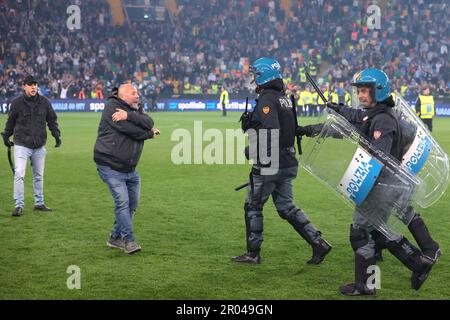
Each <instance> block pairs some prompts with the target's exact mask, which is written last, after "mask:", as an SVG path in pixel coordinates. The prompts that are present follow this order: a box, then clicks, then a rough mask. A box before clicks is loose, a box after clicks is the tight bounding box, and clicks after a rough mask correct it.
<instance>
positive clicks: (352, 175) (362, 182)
mask: <svg viewBox="0 0 450 320" xmlns="http://www.w3.org/2000/svg"><path fill="white" fill-rule="evenodd" d="M381 169H383V164H382V163H380V162H379V161H378V160H377V159H375V158H373V157H372V156H371V155H370V154H368V153H367V151H365V150H364V149H362V148H359V147H358V148H357V149H356V152H355V155H354V156H353V159H352V162H351V163H350V165H349V166H348V168H347V171H346V172H345V174H344V176H343V177H342V179H341V181H340V182H339V186H338V189H339V190H340V191H341V192H342V194H344V195H345V196H346V197H348V198H349V199H350V200H352V201H353V202H354V203H355V204H356V205H360V204H362V203H363V202H364V200H365V199H366V198H367V195H368V194H369V192H370V190H372V187H373V186H374V184H375V181H376V180H377V178H378V176H379V174H380V172H381Z"/></svg>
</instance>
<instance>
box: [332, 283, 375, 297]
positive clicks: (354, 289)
mask: <svg viewBox="0 0 450 320" xmlns="http://www.w3.org/2000/svg"><path fill="white" fill-rule="evenodd" d="M339 291H340V292H341V293H342V294H343V295H344V296H374V295H376V290H375V289H369V288H367V286H365V285H364V286H358V285H356V284H355V283H349V284H346V285H343V286H342V287H340V288H339Z"/></svg>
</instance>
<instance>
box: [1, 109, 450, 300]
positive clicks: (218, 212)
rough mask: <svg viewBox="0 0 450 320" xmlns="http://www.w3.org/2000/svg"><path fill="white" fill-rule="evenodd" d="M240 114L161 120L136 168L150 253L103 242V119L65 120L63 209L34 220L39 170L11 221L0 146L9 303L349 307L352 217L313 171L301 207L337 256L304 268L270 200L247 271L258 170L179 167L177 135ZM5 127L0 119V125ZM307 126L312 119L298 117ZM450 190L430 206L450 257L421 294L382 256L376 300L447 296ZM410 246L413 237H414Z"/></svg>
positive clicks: (50, 185)
mask: <svg viewBox="0 0 450 320" xmlns="http://www.w3.org/2000/svg"><path fill="white" fill-rule="evenodd" d="M239 115H240V114H238V113H229V116H228V117H226V118H223V117H222V116H221V114H220V113H188V112H185V113H155V114H153V115H152V116H153V118H154V120H155V122H156V126H157V127H158V128H159V129H161V131H162V134H161V136H160V137H159V138H158V139H156V140H152V141H147V142H146V143H145V148H144V152H143V154H142V157H141V161H140V164H139V166H138V171H139V173H140V176H141V178H142V190H141V192H142V194H141V203H140V206H139V208H138V213H137V216H136V218H135V220H134V230H135V234H136V237H137V240H138V242H139V243H140V244H141V245H142V247H143V251H141V252H140V253H138V254H136V255H133V256H128V255H126V254H124V253H123V252H121V251H119V250H117V249H110V248H107V247H106V245H105V242H106V240H107V239H108V236H109V232H110V229H111V226H112V223H113V220H114V214H113V202H112V199H111V195H110V193H109V191H108V190H107V187H106V185H105V184H104V183H103V182H102V181H101V180H100V178H99V177H98V174H97V172H96V168H95V165H94V162H93V160H92V156H93V154H92V151H93V145H94V142H95V139H96V132H97V126H98V121H99V118H100V114H93V113H90V114H87V113H86V114H85V113H59V114H58V116H59V123H60V128H61V131H62V141H63V144H62V148H61V149H59V150H58V149H55V148H54V140H53V139H52V137H51V136H50V137H49V139H48V143H47V150H48V155H47V160H46V172H45V202H46V204H47V205H48V206H50V207H52V208H54V210H55V211H54V213H52V214H48V213H37V212H33V210H32V208H33V191H32V190H33V189H32V178H31V170H30V167H29V165H28V168H27V173H26V177H25V200H26V207H25V210H24V215H23V216H22V217H20V218H13V217H11V211H12V210H13V209H14V203H13V200H12V190H13V179H12V174H11V172H10V169H9V167H8V162H7V158H6V148H5V147H3V146H2V147H1V148H0V189H1V193H0V230H1V232H0V242H1V247H0V299H346V298H345V297H343V296H341V295H340V294H338V287H339V286H340V285H341V284H344V283H347V282H350V281H352V280H353V252H352V250H351V247H350V244H349V241H348V232H349V225H350V223H351V218H352V209H351V208H350V207H348V206H347V205H345V204H344V203H343V202H342V201H341V200H340V199H339V198H337V197H336V196H335V194H334V193H332V192H331V191H329V190H328V189H325V188H324V187H323V186H322V184H320V183H319V182H318V181H317V180H315V178H313V177H311V176H310V175H309V174H307V173H306V172H305V171H304V170H302V169H300V170H299V177H298V178H297V179H296V180H295V181H294V195H295V199H296V203H297V205H298V206H299V207H301V208H303V209H304V210H305V211H306V212H307V213H308V215H309V217H310V219H311V220H312V222H313V223H314V224H315V225H316V226H317V227H318V228H319V229H320V230H321V231H322V232H323V234H324V236H325V238H326V239H327V240H328V241H329V242H330V243H331V244H332V245H333V247H334V249H333V251H332V252H331V254H330V255H329V256H328V257H327V258H326V260H325V262H324V263H323V264H322V265H319V266H309V265H307V264H306V260H308V259H309V258H310V256H311V249H310V247H309V246H308V245H307V243H306V242H305V241H303V240H302V239H300V238H299V236H298V235H297V233H296V232H295V231H294V230H293V229H292V227H291V226H290V225H289V224H288V223H287V222H286V221H284V220H282V219H281V218H280V217H279V216H278V214H277V212H276V210H275V208H274V206H273V204H272V202H271V200H269V202H268V203H267V204H266V206H265V210H264V216H265V221H264V223H265V233H264V236H265V241H264V243H263V248H262V259H263V263H262V264H261V265H258V266H254V265H240V264H235V263H232V262H231V261H230V257H231V256H232V255H237V254H241V253H243V252H244V251H245V239H244V235H245V230H244V220H243V202H244V197H245V191H241V192H234V187H235V186H237V185H239V184H241V183H243V182H245V181H246V179H247V177H248V171H249V165H248V164H247V165H179V166H177V165H174V164H172V162H171V160H170V159H171V158H170V155H171V150H172V148H173V146H174V145H175V144H176V143H177V142H172V141H171V139H170V137H171V134H172V131H173V130H174V129H175V128H186V129H190V130H192V128H193V121H194V120H202V121H203V128H204V130H205V129H206V128H218V129H221V130H225V129H226V128H230V129H231V128H238V127H239V124H238V122H237V120H238V118H239ZM5 121H6V116H5V115H0V127H1V128H3V127H4V124H5ZM300 122H301V123H302V124H309V123H313V122H314V119H306V120H305V119H301V118H300ZM434 125H435V132H434V135H435V137H436V139H437V140H438V141H439V142H440V144H441V145H442V146H443V147H444V149H445V150H446V151H447V152H450V119H435V121H434ZM448 201H449V192H447V193H446V194H445V195H444V196H443V198H442V199H441V200H440V201H439V202H438V203H437V204H436V205H434V206H433V207H432V208H429V209H426V210H421V213H422V214H423V216H424V218H425V221H426V222H427V224H428V226H429V229H430V231H431V233H432V235H433V236H434V237H435V239H436V240H437V241H438V242H439V243H440V245H441V248H442V252H443V256H442V257H441V259H440V260H439V262H438V263H437V264H436V265H435V267H434V269H433V271H432V273H431V275H430V278H429V279H428V280H427V282H426V283H425V284H424V286H423V288H422V289H421V290H420V291H415V290H412V289H410V276H411V273H410V272H409V271H408V270H407V269H406V268H405V267H403V265H401V264H400V262H398V260H396V259H395V258H394V257H393V256H392V255H390V254H389V253H388V252H385V261H384V262H382V263H380V264H379V265H380V267H381V272H382V273H381V290H379V291H378V295H377V298H376V299H449V298H450V293H449V291H448V279H447V270H448V269H449V267H450V255H449V254H448V252H449V245H450V235H449V233H448V230H449V227H450V223H449V219H448V212H447V211H448V206H447V203H448ZM408 237H409V238H410V240H412V236H411V235H409V236H408ZM70 265H77V266H79V267H80V268H81V290H69V289H67V286H66V280H67V278H68V277H69V274H67V273H66V270H67V267H68V266H70Z"/></svg>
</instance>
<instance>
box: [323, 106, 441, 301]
mask: <svg viewBox="0 0 450 320" xmlns="http://www.w3.org/2000/svg"><path fill="white" fill-rule="evenodd" d="M394 105H395V104H394V101H393V100H392V98H391V97H390V98H388V99H386V100H385V101H383V102H382V103H378V104H377V105H376V106H375V107H374V108H369V109H352V108H347V107H345V106H343V105H334V104H333V105H330V107H331V108H332V109H334V110H335V111H336V112H338V113H339V114H341V115H342V116H344V117H345V118H346V119H347V120H348V121H349V122H350V123H352V124H353V125H355V127H357V128H358V129H359V131H360V132H361V133H362V134H363V136H365V137H366V138H367V139H368V140H369V142H371V143H372V145H373V146H374V148H376V149H379V150H381V151H383V152H384V153H385V154H390V155H392V156H393V157H395V158H396V159H398V160H399V161H400V160H401V157H402V155H403V137H402V129H401V126H400V123H399V121H398V119H397V117H396V115H395V113H394V112H393V110H392V107H393V106H394ZM392 179H395V177H391V176H388V175H387V174H384V172H382V174H381V175H380V177H379V181H381V180H385V182H386V184H387V185H389V184H391V183H392V181H391V180H392ZM376 188H377V186H375V187H374V189H373V190H372V191H371V193H370V194H369V196H368V198H367V199H366V201H365V202H364V203H363V204H362V205H361V206H363V207H364V208H363V207H358V206H357V207H356V208H355V213H354V217H353V224H352V226H351V228H350V242H351V245H352V248H353V250H354V252H355V284H350V285H346V286H344V287H342V288H341V292H342V293H343V294H349V295H353V294H355V295H356V294H374V293H375V292H374V291H373V290H369V289H368V288H367V287H366V282H367V279H368V277H369V274H367V268H368V267H369V266H371V265H375V264H376V253H377V252H380V251H381V249H382V248H384V247H387V248H388V249H389V251H390V252H391V253H392V254H393V255H394V256H395V257H397V258H398V259H399V260H400V261H401V262H402V263H403V264H404V265H405V266H406V267H407V268H408V269H410V270H411V271H412V272H413V275H412V278H411V285H412V287H413V288H414V289H416V290H418V289H419V288H420V286H421V285H422V283H423V282H424V281H425V280H426V277H427V276H428V273H429V271H430V270H431V267H432V264H433V261H432V260H431V259H429V257H428V256H426V255H424V254H422V252H421V250H419V249H418V248H416V247H415V246H414V245H412V244H411V243H410V242H409V241H408V240H407V239H406V238H405V237H402V238H400V239H397V240H396V241H388V239H386V237H385V236H384V235H382V234H381V233H380V232H379V231H377V230H375V228H374V226H373V225H372V224H371V223H370V222H369V221H367V220H366V219H365V218H364V217H363V215H362V214H361V213H360V210H361V209H362V210H364V211H367V210H371V211H373V212H374V214H375V213H376V214H381V215H383V214H386V216H385V219H386V220H387V219H388V214H389V213H382V212H378V211H377V208H378V207H379V206H378V205H377V203H379V202H380V201H386V200H387V199H388V198H390V197H391V198H397V199H400V198H401V197H404V195H401V194H397V193H395V192H392V193H390V194H386V192H385V190H383V192H381V191H382V190H380V192H378V191H377V190H376ZM399 201H401V200H399ZM404 201H410V198H409V196H406V199H405V200H404ZM407 208H408V210H414V208H413V207H412V206H410V205H409V206H407ZM410 214H411V215H414V218H413V220H412V222H411V223H410V225H409V228H410V230H411V232H412V233H413V235H414V237H415V239H416V241H417V243H418V244H419V246H420V248H421V249H422V251H424V252H436V250H437V249H438V245H437V243H436V242H434V241H433V239H431V237H430V235H429V233H428V230H427V229H426V226H425V224H424V222H423V220H422V219H421V218H420V216H419V215H418V214H415V213H414V211H413V212H410ZM408 216H409V215H408Z"/></svg>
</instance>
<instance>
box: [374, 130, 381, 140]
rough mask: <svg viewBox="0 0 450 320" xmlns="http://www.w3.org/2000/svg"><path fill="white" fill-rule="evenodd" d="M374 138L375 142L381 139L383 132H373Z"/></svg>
mask: <svg viewBox="0 0 450 320" xmlns="http://www.w3.org/2000/svg"><path fill="white" fill-rule="evenodd" d="M373 137H374V138H375V140H378V139H380V137H381V131H378V130H375V131H374V132H373Z"/></svg>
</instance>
